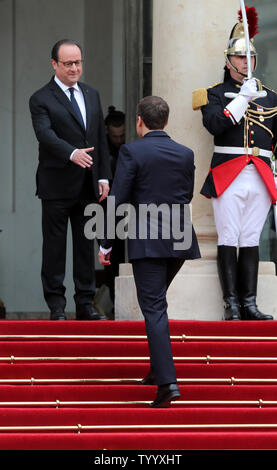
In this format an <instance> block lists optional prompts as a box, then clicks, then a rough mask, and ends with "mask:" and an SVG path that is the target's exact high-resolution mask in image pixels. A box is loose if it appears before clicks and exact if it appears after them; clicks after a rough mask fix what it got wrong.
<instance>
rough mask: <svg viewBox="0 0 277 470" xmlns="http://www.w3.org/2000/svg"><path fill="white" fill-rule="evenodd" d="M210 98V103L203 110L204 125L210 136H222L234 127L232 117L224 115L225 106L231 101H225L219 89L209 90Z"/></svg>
mask: <svg viewBox="0 0 277 470" xmlns="http://www.w3.org/2000/svg"><path fill="white" fill-rule="evenodd" d="M208 98H209V103H208V104H207V105H205V106H202V108H201V111H202V116H203V125H204V127H206V129H207V130H208V131H209V132H210V134H212V135H214V136H216V135H220V134H222V133H223V132H225V131H226V130H228V129H230V128H232V127H233V126H234V124H233V122H232V120H231V119H230V117H227V116H226V115H225V114H224V109H225V106H226V105H227V104H228V103H229V102H230V100H227V99H224V97H223V95H222V96H221V93H219V90H218V89H217V88H214V89H211V90H209V92H208Z"/></svg>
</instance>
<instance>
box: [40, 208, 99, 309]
mask: <svg viewBox="0 0 277 470" xmlns="http://www.w3.org/2000/svg"><path fill="white" fill-rule="evenodd" d="M87 204H88V202H85V201H83V202H82V201H80V200H76V199H64V200H53V201H52V200H42V233H43V254H42V270H41V277H42V285H43V292H44V298H45V300H46V302H47V304H48V306H49V308H50V310H51V309H52V308H57V307H60V308H65V305H66V298H65V287H64V285H63V282H64V277H65V266H66V246H67V229H68V221H70V224H71V230H72V248H73V280H74V284H75V295H74V300H75V303H76V304H91V302H92V300H93V297H94V294H95V270H94V248H93V240H88V239H87V238H86V237H85V235H84V225H85V222H86V218H85V216H84V208H85V206H86V205H87Z"/></svg>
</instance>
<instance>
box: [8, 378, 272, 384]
mask: <svg viewBox="0 0 277 470" xmlns="http://www.w3.org/2000/svg"><path fill="white" fill-rule="evenodd" d="M141 380H142V379H141V378H130V377H128V378H122V377H120V378H114V377H113V378H79V377H78V378H64V379H62V378H47V379H45V378H37V379H35V378H34V377H31V378H29V379H28V378H23V379H13V378H9V379H2V378H0V384H7V383H9V384H11V383H14V384H17V383H21V384H27V385H35V384H43V383H58V384H60V383H65V384H66V383H91V382H100V383H101V382H103V383H110V382H113V383H116V382H124V383H126V382H131V383H134V382H141ZM177 380H178V382H179V383H219V382H220V383H226V384H231V385H235V384H239V383H254V382H255V383H277V378H236V377H219V378H215V377H212V378H210V377H204V378H199V377H190V378H179V377H178V378H177Z"/></svg>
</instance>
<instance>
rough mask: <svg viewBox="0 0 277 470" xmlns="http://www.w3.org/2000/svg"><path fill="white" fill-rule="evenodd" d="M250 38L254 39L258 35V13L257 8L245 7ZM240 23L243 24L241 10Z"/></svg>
mask: <svg viewBox="0 0 277 470" xmlns="http://www.w3.org/2000/svg"><path fill="white" fill-rule="evenodd" d="M245 10H246V16H247V22H248V29H249V37H250V39H252V38H253V37H254V36H255V35H256V34H258V32H259V31H258V13H257V10H256V8H255V7H247V6H245ZM238 15H239V18H238V19H239V21H240V22H242V13H241V10H239V11H238Z"/></svg>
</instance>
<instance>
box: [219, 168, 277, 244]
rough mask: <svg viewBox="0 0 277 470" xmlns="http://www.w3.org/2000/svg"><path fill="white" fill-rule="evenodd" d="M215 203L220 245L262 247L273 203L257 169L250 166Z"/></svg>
mask: <svg viewBox="0 0 277 470" xmlns="http://www.w3.org/2000/svg"><path fill="white" fill-rule="evenodd" d="M212 203H213V209H214V218H215V224H216V229H217V233H218V245H228V246H240V247H246V246H258V245H259V240H260V235H261V231H262V229H263V226H264V223H265V220H266V217H267V215H268V211H269V209H270V206H271V203H272V201H271V197H270V194H269V192H268V190H267V189H266V186H265V184H264V182H263V180H262V178H261V176H260V175H259V173H258V171H257V170H256V168H255V165H253V164H252V165H247V166H246V167H245V168H244V169H243V170H242V171H241V172H240V174H239V175H238V176H237V177H236V178H235V180H234V181H233V182H232V183H231V184H230V186H229V187H228V188H227V189H226V190H225V191H224V193H223V194H222V195H221V196H219V197H218V198H212Z"/></svg>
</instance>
